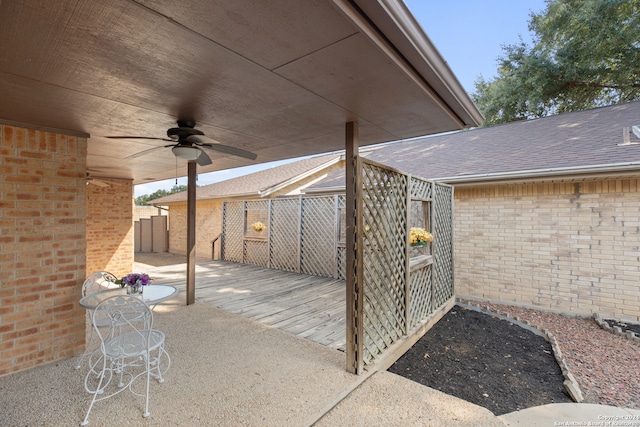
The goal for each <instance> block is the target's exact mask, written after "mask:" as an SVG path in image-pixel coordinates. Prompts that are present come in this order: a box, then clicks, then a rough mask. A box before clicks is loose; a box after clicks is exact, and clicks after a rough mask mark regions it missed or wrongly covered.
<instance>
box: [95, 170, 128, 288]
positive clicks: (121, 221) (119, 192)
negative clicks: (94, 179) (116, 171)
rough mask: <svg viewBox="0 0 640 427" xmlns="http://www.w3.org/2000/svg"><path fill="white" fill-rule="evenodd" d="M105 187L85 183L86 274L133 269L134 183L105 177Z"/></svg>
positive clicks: (123, 273)
mask: <svg viewBox="0 0 640 427" xmlns="http://www.w3.org/2000/svg"><path fill="white" fill-rule="evenodd" d="M100 180H101V181H103V182H105V183H107V184H109V185H108V186H106V187H99V186H97V185H87V275H88V274H90V273H93V272H94V271H109V272H111V273H113V274H115V275H116V276H117V277H122V276H124V275H125V274H128V273H131V272H132V271H133V203H134V199H133V182H132V181H130V180H122V179H105V178H100Z"/></svg>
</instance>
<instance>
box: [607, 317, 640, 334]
mask: <svg viewBox="0 0 640 427" xmlns="http://www.w3.org/2000/svg"><path fill="white" fill-rule="evenodd" d="M604 321H605V322H607V323H608V324H609V326H611V327H612V328H613V327H614V326H618V327H620V329H622V332H625V333H626V332H627V331H632V332H635V334H636V335H638V336H640V325H638V324H635V323H625V322H621V321H619V320H614V319H604Z"/></svg>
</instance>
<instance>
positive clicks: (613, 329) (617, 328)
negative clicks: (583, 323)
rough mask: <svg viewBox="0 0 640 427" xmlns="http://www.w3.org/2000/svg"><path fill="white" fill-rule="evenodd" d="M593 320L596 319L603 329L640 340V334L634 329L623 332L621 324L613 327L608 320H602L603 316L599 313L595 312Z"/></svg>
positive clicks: (635, 340) (636, 340)
mask: <svg viewBox="0 0 640 427" xmlns="http://www.w3.org/2000/svg"><path fill="white" fill-rule="evenodd" d="M593 320H595V321H596V323H597V324H598V326H600V328H601V329H604V330H605V331H607V332H611V333H612V334H614V335H618V336H621V337H623V338H626V339H628V340H631V341H634V342H640V337H639V336H638V334H636V333H635V332H633V331H626V332H623V331H622V328H621V327H620V326H614V327H611V325H609V323H607V321H606V320H602V317H600V315H599V314H598V313H593Z"/></svg>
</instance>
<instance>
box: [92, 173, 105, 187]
mask: <svg viewBox="0 0 640 427" xmlns="http://www.w3.org/2000/svg"><path fill="white" fill-rule="evenodd" d="M86 174H87V185H97V186H98V187H108V186H109V184H108V183H107V182H105V181H102V180H99V179H95V178H94V177H92V176H91V174H90V173H89V172H87V173H86Z"/></svg>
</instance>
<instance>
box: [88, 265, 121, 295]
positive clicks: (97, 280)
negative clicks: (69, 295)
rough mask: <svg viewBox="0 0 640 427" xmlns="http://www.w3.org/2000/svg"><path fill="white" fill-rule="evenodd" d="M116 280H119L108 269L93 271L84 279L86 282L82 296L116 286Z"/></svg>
mask: <svg viewBox="0 0 640 427" xmlns="http://www.w3.org/2000/svg"><path fill="white" fill-rule="evenodd" d="M116 280H118V279H117V278H116V276H115V275H114V274H112V273H109V272H108V271H96V272H95V273H91V274H90V275H88V276H87V278H86V279H84V283H83V284H82V296H83V297H84V296H87V295H89V294H92V293H94V292H98V291H104V290H106V289H110V288H114V287H116V286H117V285H116V284H115V281H116Z"/></svg>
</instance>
